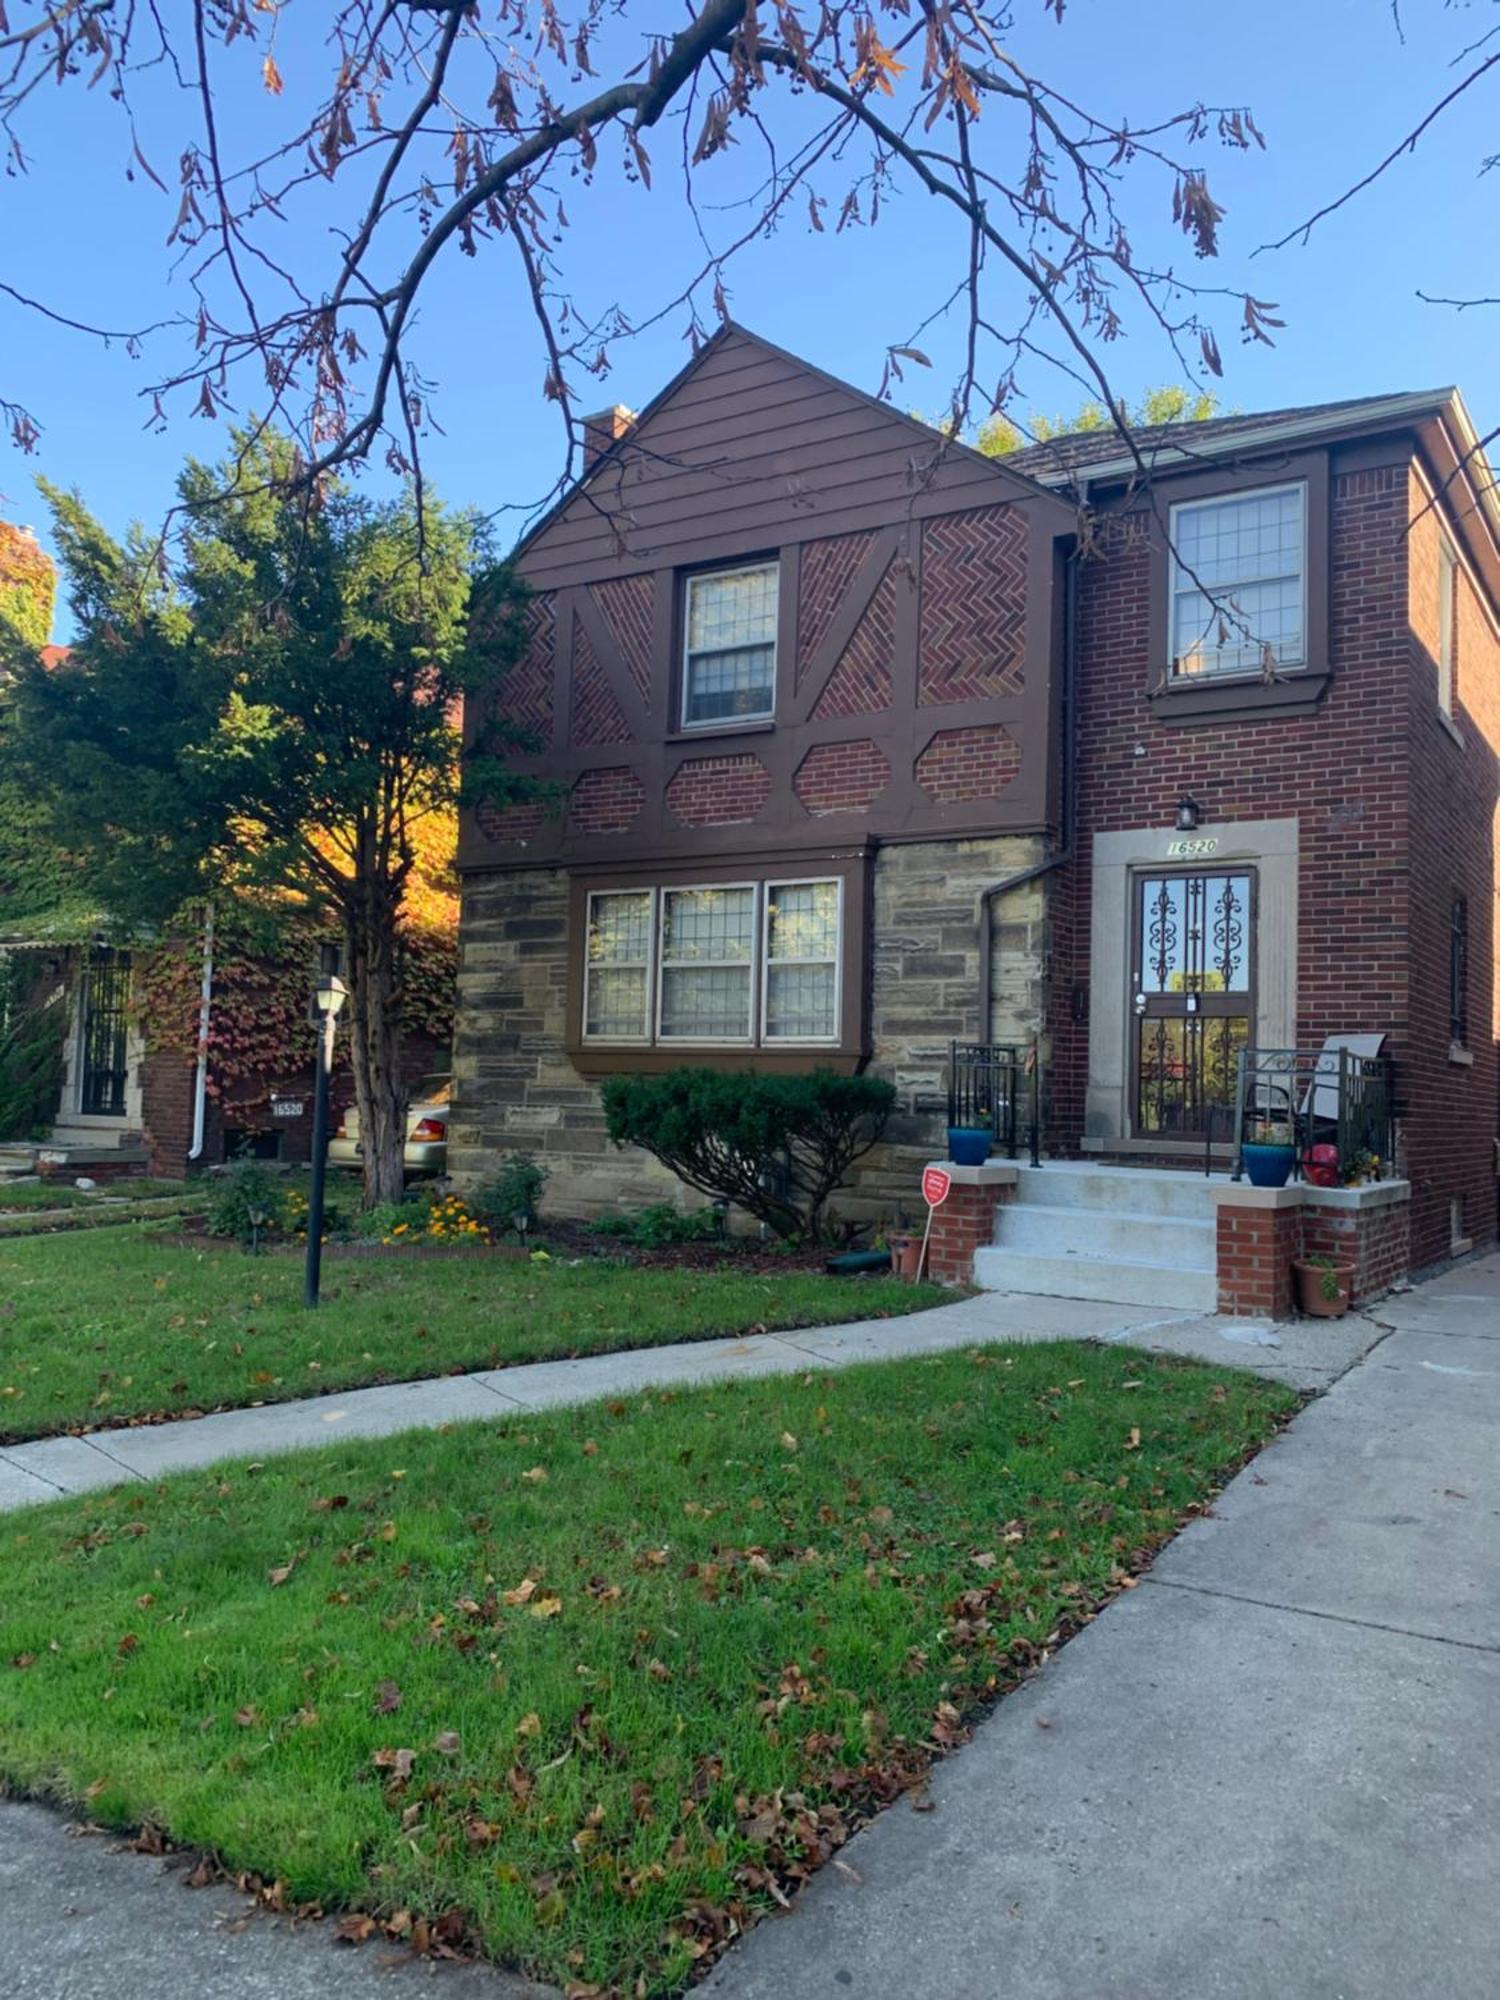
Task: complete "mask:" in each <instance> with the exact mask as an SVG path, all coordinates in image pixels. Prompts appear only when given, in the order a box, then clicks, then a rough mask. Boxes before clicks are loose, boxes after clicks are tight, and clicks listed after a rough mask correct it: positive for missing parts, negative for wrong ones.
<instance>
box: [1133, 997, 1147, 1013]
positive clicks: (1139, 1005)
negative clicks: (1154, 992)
mask: <svg viewBox="0 0 1500 2000" xmlns="http://www.w3.org/2000/svg"><path fill="white" fill-rule="evenodd" d="M1135 1011H1136V1013H1137V1014H1144V1013H1145V1011H1146V996H1145V994H1144V993H1137V994H1136V996H1135Z"/></svg>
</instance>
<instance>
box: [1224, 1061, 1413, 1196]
mask: <svg viewBox="0 0 1500 2000" xmlns="http://www.w3.org/2000/svg"><path fill="white" fill-rule="evenodd" d="M1393 1104H1394V1098H1393V1091H1392V1079H1391V1063H1390V1058H1389V1057H1388V1056H1367V1055H1356V1054H1355V1053H1354V1052H1353V1051H1352V1050H1350V1049H1344V1048H1322V1049H1242V1050H1241V1051H1240V1055H1239V1063H1238V1075H1237V1079H1236V1083H1235V1107H1234V1179H1235V1180H1240V1179H1242V1178H1243V1174H1244V1162H1243V1157H1242V1149H1243V1147H1244V1146H1245V1145H1246V1144H1247V1143H1256V1142H1259V1143H1262V1144H1271V1145H1286V1144H1290V1145H1293V1146H1295V1147H1296V1150H1297V1169H1298V1171H1299V1172H1300V1171H1301V1168H1302V1166H1303V1164H1304V1163H1305V1162H1306V1159H1307V1156H1308V1151H1309V1149H1310V1148H1311V1147H1313V1146H1333V1147H1335V1148H1336V1149H1337V1155H1338V1172H1339V1178H1340V1180H1343V1179H1344V1178H1345V1177H1346V1176H1347V1175H1348V1174H1350V1173H1353V1172H1363V1173H1371V1174H1377V1175H1378V1176H1379V1177H1380V1178H1385V1177H1387V1176H1389V1175H1391V1174H1393V1173H1394V1172H1395V1165H1394V1161H1393V1158H1392V1155H1393V1153H1394V1151H1395V1118H1394V1110H1393ZM1377 1161H1378V1162H1379V1164H1378V1166H1375V1165H1374V1164H1373V1163H1374V1162H1377Z"/></svg>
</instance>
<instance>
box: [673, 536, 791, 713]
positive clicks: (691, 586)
mask: <svg viewBox="0 0 1500 2000" xmlns="http://www.w3.org/2000/svg"><path fill="white" fill-rule="evenodd" d="M767 569H768V570H769V571H770V572H771V575H772V577H773V578H774V579H775V598H776V604H777V611H778V617H777V621H776V625H775V626H774V627H773V630H772V634H771V704H770V707H769V708H758V709H756V710H755V711H754V713H753V714H750V713H747V714H745V715H711V716H705V717H703V718H702V719H701V720H699V721H694V720H693V719H692V718H691V717H690V716H689V714H688V697H689V695H690V693H691V680H692V663H693V661H694V660H695V659H712V658H713V656H714V655H715V654H716V653H737V652H740V651H741V650H742V648H740V647H738V646H699V647H697V648H695V647H694V646H693V645H692V643H691V640H692V630H693V592H694V591H695V590H696V589H697V587H698V585H699V584H700V583H717V582H721V581H722V580H723V579H724V578H725V577H730V576H754V575H756V574H757V573H758V572H759V571H761V570H767ZM780 605H781V558H780V557H779V556H773V557H771V558H770V559H769V560H768V561H766V562H740V563H732V564H730V565H728V566H727V567H725V568H722V569H703V570H697V571H695V572H694V573H693V575H691V576H690V577H688V579H687V588H686V589H685V591H684V592H683V602H682V689H681V693H680V696H679V699H678V703H677V721H678V727H679V728H680V729H684V730H689V729H690V730H692V731H693V733H694V734H695V735H699V734H702V733H704V732H706V731H708V732H711V731H713V730H725V729H740V728H743V727H744V726H745V725H746V724H748V723H756V722H771V721H774V719H775V716H776V677H777V674H778V673H779V672H780V668H781V657H780V655H781V647H780V636H781V635H780V631H779V625H780V617H779V613H780Z"/></svg>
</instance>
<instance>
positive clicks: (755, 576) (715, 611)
mask: <svg viewBox="0 0 1500 2000" xmlns="http://www.w3.org/2000/svg"><path fill="white" fill-rule="evenodd" d="M779 584H780V567H779V565H778V564H776V563H774V562H770V563H756V564H754V565H753V566H751V567H749V568H745V569H732V570H714V571H711V572H710V573H709V574H708V575H706V576H690V577H689V578H688V581H687V606H686V617H685V619H684V625H685V627H686V632H685V640H686V643H685V650H684V657H683V670H682V723H683V727H684V728H685V729H701V728H704V727H705V726H707V725H708V724H711V723H715V722H752V721H756V720H760V719H763V718H765V717H767V716H769V715H771V714H772V713H773V712H774V710H775V707H776V613H777V599H778V596H779Z"/></svg>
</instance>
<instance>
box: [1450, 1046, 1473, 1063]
mask: <svg viewBox="0 0 1500 2000" xmlns="http://www.w3.org/2000/svg"><path fill="white" fill-rule="evenodd" d="M1448 1060H1449V1062H1451V1063H1456V1064H1457V1065H1458V1066H1459V1067H1460V1068H1462V1069H1472V1068H1473V1067H1474V1051H1473V1050H1472V1049H1466V1048H1465V1047H1464V1045H1463V1043H1462V1042H1450V1043H1449V1044H1448Z"/></svg>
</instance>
